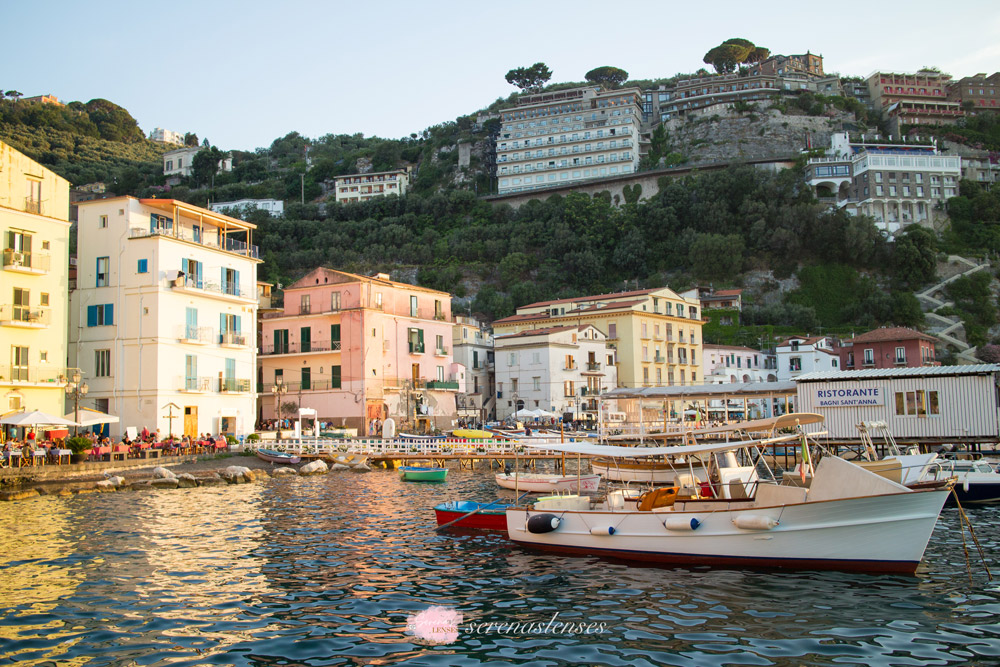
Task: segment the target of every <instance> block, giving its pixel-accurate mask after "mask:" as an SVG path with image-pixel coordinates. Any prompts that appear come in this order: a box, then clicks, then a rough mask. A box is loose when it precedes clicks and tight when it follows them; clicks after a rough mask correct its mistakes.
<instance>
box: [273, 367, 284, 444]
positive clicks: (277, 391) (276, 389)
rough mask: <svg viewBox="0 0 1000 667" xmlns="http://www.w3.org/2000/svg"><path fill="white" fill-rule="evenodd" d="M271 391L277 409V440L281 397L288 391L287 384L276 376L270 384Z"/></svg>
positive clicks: (279, 425) (279, 430)
mask: <svg viewBox="0 0 1000 667" xmlns="http://www.w3.org/2000/svg"><path fill="white" fill-rule="evenodd" d="M271 393H272V394H274V406H275V408H277V410H278V440H281V397H282V396H284V395H285V394H287V393H288V385H286V384H285V381H284V380H282V379H281V378H278V379H277V380H275V382H274V384H272V385H271Z"/></svg>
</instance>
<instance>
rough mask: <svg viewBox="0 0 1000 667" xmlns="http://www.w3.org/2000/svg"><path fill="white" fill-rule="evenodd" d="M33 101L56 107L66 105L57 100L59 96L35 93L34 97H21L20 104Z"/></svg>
mask: <svg viewBox="0 0 1000 667" xmlns="http://www.w3.org/2000/svg"><path fill="white" fill-rule="evenodd" d="M32 102H34V103H35V104H54V105H56V106H57V107H64V106H66V105H65V104H63V103H62V102H60V101H59V98H58V97H56V96H55V95H35V96H34V97H25V98H22V99H21V104H28V103H32Z"/></svg>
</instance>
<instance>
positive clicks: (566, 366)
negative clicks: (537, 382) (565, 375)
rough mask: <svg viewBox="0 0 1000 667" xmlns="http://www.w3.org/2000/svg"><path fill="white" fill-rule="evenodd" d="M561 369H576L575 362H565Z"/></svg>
mask: <svg viewBox="0 0 1000 667" xmlns="http://www.w3.org/2000/svg"><path fill="white" fill-rule="evenodd" d="M563 370H564V371H575V370H576V364H575V363H569V364H566V365H565V366H563Z"/></svg>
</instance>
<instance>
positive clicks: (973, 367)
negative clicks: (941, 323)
mask: <svg viewBox="0 0 1000 667" xmlns="http://www.w3.org/2000/svg"><path fill="white" fill-rule="evenodd" d="M987 373H1000V364H968V365H965V366H917V367H913V368H865V369H863V370H860V371H815V372H813V373H806V374H804V375H800V376H798V377H797V378H795V380H794V381H795V382H850V381H851V380H874V379H878V378H897V377H936V376H942V377H947V376H949V375H985V374H987Z"/></svg>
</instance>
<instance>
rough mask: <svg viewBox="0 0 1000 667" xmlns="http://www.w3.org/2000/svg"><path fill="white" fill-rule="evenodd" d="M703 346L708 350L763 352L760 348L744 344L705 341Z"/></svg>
mask: <svg viewBox="0 0 1000 667" xmlns="http://www.w3.org/2000/svg"><path fill="white" fill-rule="evenodd" d="M701 347H702V349H703V350H705V351H706V352H708V351H710V350H739V351H740V352H753V353H754V354H762V353H761V351H760V350H755V349H753V348H752V347H746V346H743V345H713V344H712V343H705V344H704V345H702V346H701Z"/></svg>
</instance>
